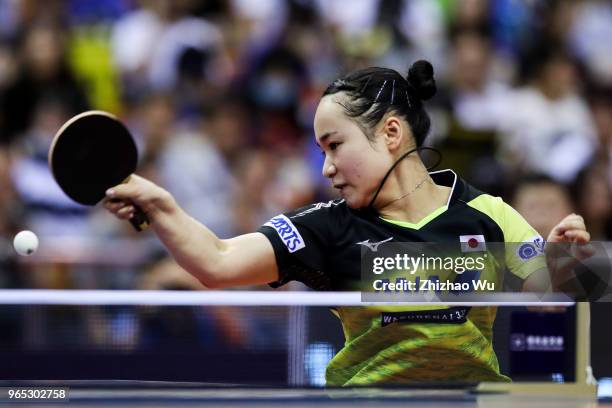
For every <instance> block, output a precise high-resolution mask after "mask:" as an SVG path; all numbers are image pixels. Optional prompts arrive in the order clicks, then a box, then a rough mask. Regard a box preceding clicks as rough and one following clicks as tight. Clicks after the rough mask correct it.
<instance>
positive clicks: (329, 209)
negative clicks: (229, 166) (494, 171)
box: [259, 170, 545, 385]
mask: <svg viewBox="0 0 612 408" xmlns="http://www.w3.org/2000/svg"><path fill="white" fill-rule="evenodd" d="M431 177H432V179H433V180H434V182H435V183H436V184H438V185H444V186H448V187H451V188H452V191H451V194H450V197H449V200H448V202H447V203H446V205H444V206H443V207H441V208H439V209H437V210H436V211H434V212H433V213H432V214H430V215H429V216H427V217H426V218H424V219H423V220H421V221H420V222H419V223H417V224H411V223H407V222H400V221H393V220H385V219H381V218H380V217H378V216H377V215H376V214H373V213H371V212H367V211H363V210H356V209H351V208H349V207H348V206H347V205H346V203H345V201H344V200H341V199H339V200H333V201H329V202H327V203H318V204H313V205H310V206H307V207H304V208H300V209H298V210H296V211H292V212H288V213H285V214H281V215H278V216H276V217H274V218H272V219H271V220H270V221H268V222H267V223H266V224H265V225H263V226H262V227H261V228H260V229H259V232H261V233H263V234H264V235H265V236H266V237H268V239H269V240H270V242H271V243H272V246H273V248H274V252H275V256H276V261H277V265H278V269H279V273H280V279H279V280H278V281H277V282H273V283H271V285H272V286H273V287H277V286H280V285H283V284H285V283H287V282H289V281H291V280H298V281H301V282H303V283H305V284H306V285H308V286H310V287H311V288H313V289H315V290H347V289H350V288H354V287H355V285H354V283H355V282H358V281H359V280H360V279H361V263H360V262H361V254H362V252H361V250H362V246H364V245H368V246H371V245H376V244H378V243H383V242H434V243H441V244H446V245H449V244H456V245H457V246H461V245H465V244H466V243H468V242H469V244H470V245H472V246H473V247H475V249H476V250H477V249H478V246H479V245H483V244H486V242H512V243H525V245H527V246H528V248H527V247H525V248H527V249H534V250H531V251H525V250H523V251H506V253H505V255H504V257H505V259H504V260H503V262H496V263H494V264H493V265H491V266H488V267H487V271H485V272H484V273H486V274H488V275H489V277H491V278H493V279H494V278H495V276H494V275H495V274H498V273H500V268H506V269H507V270H509V271H510V272H511V273H512V274H514V275H516V276H517V277H518V278H521V279H525V278H526V277H527V276H529V275H530V274H531V273H532V272H533V271H535V270H537V269H540V268H543V267H544V266H545V262H544V257H543V253H542V251H541V248H542V244H543V240H542V238H541V237H540V236H539V235H538V233H537V232H536V231H535V230H534V229H533V228H532V227H531V226H530V225H529V224H528V223H527V222H526V221H525V220H524V219H523V218H522V217H521V216H520V215H519V214H518V213H517V212H516V211H515V210H514V209H512V207H510V206H509V205H507V204H506V203H504V202H503V201H502V200H501V199H500V198H498V197H493V196H490V195H487V194H484V193H482V192H480V191H478V190H476V189H475V188H473V187H472V186H470V185H469V184H467V183H466V182H464V181H463V180H461V179H460V178H459V177H457V175H456V174H455V173H454V172H453V171H451V170H443V171H438V172H433V173H431ZM525 248H523V249H525ZM330 304H333V299H330ZM495 312H496V309H495V308H493V307H473V308H465V307H464V308H462V307H448V306H436V305H431V306H408V307H405V306H392V307H389V306H381V307H338V308H335V309H334V313H335V314H336V315H337V316H338V317H339V318H340V320H341V322H342V326H343V330H344V334H345V338H346V342H345V346H344V348H343V349H342V350H340V352H339V353H338V354H337V355H336V356H335V357H334V358H333V359H332V361H331V362H330V364H329V366H328V368H327V384H328V385H362V384H373V383H401V382H410V381H453V380H456V381H505V380H508V378H507V377H505V376H503V375H502V374H500V372H499V366H498V362H497V358H496V356H495V353H494V351H493V348H492V327H493V321H494V319H495Z"/></svg>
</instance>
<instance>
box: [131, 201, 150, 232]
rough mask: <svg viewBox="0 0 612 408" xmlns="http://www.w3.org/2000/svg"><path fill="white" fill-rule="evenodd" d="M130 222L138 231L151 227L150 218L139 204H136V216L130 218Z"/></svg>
mask: <svg viewBox="0 0 612 408" xmlns="http://www.w3.org/2000/svg"><path fill="white" fill-rule="evenodd" d="M130 224H132V226H133V227H134V229H135V230H136V231H138V232H140V231H143V230H146V229H147V228H149V218H148V217H147V214H145V213H144V211H142V210H141V209H140V207H138V206H136V205H135V206H134V216H133V217H132V218H130Z"/></svg>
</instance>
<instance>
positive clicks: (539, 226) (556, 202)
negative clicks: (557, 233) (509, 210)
mask: <svg viewBox="0 0 612 408" xmlns="http://www.w3.org/2000/svg"><path fill="white" fill-rule="evenodd" d="M511 205H512V207H514V209H516V211H518V212H519V213H520V214H521V215H522V216H523V217H525V220H527V222H528V223H529V224H531V226H532V227H534V228H535V229H536V231H538V233H539V234H540V235H542V236H544V237H546V236H548V234H549V233H550V231H551V230H552V229H553V227H554V226H555V225H557V224H558V223H559V221H561V220H562V219H563V218H564V217H566V216H567V215H569V214H571V213H572V212H573V211H574V204H573V202H572V198H571V195H570V192H569V190H568V189H567V187H566V186H564V185H563V184H561V183H559V182H557V181H555V180H554V179H552V178H551V177H548V176H545V175H538V174H533V175H529V176H526V177H523V178H522V179H521V180H520V181H519V182H518V183H517V184H516V185H515V187H514V192H513V194H512V197H511ZM587 225H588V224H587Z"/></svg>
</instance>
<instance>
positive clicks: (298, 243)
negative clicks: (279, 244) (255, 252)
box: [264, 214, 306, 253]
mask: <svg viewBox="0 0 612 408" xmlns="http://www.w3.org/2000/svg"><path fill="white" fill-rule="evenodd" d="M264 225H266V226H268V227H272V228H274V229H275V230H276V233H277V234H278V236H279V237H280V238H281V239H282V240H283V243H284V244H285V246H286V247H287V249H288V250H289V252H292V253H293V252H295V251H299V250H300V249H302V248H304V247H305V246H306V244H305V243H304V239H303V238H302V236H301V235H300V232H299V231H298V229H297V228H296V227H295V225H293V223H292V222H291V220H290V219H289V218H287V217H285V216H284V215H282V214H281V215H277V216H276V217H274V218H272V219H271V220H270V221H268V222H266V223H265V224H264Z"/></svg>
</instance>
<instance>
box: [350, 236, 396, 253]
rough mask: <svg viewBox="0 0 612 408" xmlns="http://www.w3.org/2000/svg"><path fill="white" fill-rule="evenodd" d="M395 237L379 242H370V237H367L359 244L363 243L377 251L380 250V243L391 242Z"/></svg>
mask: <svg viewBox="0 0 612 408" xmlns="http://www.w3.org/2000/svg"><path fill="white" fill-rule="evenodd" d="M392 239H393V237H389V238H387V239H385V240H383V241H379V242H370V240H369V239H366V240H365V241H361V242H358V243H357V245H363V246H365V247H368V248H369V249H370V250H371V251H372V252H376V251H377V250H378V246H379V245H380V244H384V243H385V242H389V241H391V240H392Z"/></svg>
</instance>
